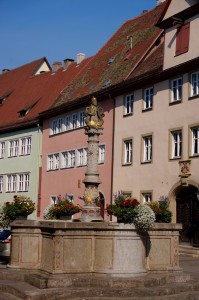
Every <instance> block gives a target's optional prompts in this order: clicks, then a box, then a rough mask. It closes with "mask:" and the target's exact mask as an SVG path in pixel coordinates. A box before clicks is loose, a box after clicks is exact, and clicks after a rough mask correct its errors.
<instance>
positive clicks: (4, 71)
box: [2, 69, 10, 74]
mask: <svg viewBox="0 0 199 300" xmlns="http://www.w3.org/2000/svg"><path fill="white" fill-rule="evenodd" d="M9 71H10V70H9V69H3V70H2V74H5V73H8V72H9Z"/></svg>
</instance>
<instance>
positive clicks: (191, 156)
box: [189, 153, 199, 158]
mask: <svg viewBox="0 0 199 300" xmlns="http://www.w3.org/2000/svg"><path fill="white" fill-rule="evenodd" d="M189 157H190V158H199V153H198V154H193V155H190V156H189Z"/></svg>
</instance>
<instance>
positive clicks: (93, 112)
mask: <svg viewBox="0 0 199 300" xmlns="http://www.w3.org/2000/svg"><path fill="white" fill-rule="evenodd" d="M103 117H104V112H103V108H101V107H99V106H98V105H97V99H96V98H95V97H92V99H91V105H90V106H88V107H86V110H85V123H86V126H87V127H93V128H96V129H98V128H100V127H102V125H103V123H104V120H103Z"/></svg>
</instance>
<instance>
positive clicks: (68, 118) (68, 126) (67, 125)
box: [65, 115, 71, 131]
mask: <svg viewBox="0 0 199 300" xmlns="http://www.w3.org/2000/svg"><path fill="white" fill-rule="evenodd" d="M65 128H66V131H67V130H70V129H71V116H70V115H67V116H66V117H65Z"/></svg>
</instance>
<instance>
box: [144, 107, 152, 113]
mask: <svg viewBox="0 0 199 300" xmlns="http://www.w3.org/2000/svg"><path fill="white" fill-rule="evenodd" d="M152 110H153V107H149V108H143V109H142V112H143V113H144V112H147V111H152Z"/></svg>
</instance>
